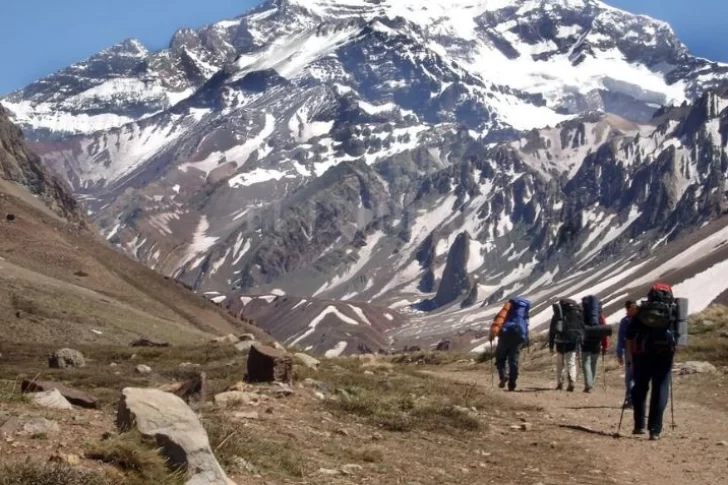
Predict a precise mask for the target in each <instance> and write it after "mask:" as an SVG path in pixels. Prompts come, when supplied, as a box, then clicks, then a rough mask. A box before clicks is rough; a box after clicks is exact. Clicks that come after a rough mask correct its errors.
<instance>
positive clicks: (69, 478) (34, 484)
mask: <svg viewBox="0 0 728 485" xmlns="http://www.w3.org/2000/svg"><path fill="white" fill-rule="evenodd" d="M117 484H118V485H121V484H120V483H119V482H116V483H115V482H113V481H110V480H109V479H107V477H105V476H104V475H102V474H100V473H98V472H95V471H89V470H79V469H75V468H71V467H70V466H68V465H62V464H50V463H46V464H43V463H36V462H27V463H13V464H3V465H0V485H117Z"/></svg>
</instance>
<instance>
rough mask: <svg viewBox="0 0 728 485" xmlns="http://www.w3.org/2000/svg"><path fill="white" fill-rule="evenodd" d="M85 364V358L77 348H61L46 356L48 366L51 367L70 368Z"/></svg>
mask: <svg viewBox="0 0 728 485" xmlns="http://www.w3.org/2000/svg"><path fill="white" fill-rule="evenodd" d="M85 365H86V359H84V358H83V354H82V353H81V352H79V351H78V350H73V349H61V350H56V351H55V352H53V353H52V354H51V355H49V356H48V367H50V368H51V369H72V368H77V367H84V366H85Z"/></svg>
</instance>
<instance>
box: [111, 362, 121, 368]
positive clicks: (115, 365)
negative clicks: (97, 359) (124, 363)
mask: <svg viewBox="0 0 728 485" xmlns="http://www.w3.org/2000/svg"><path fill="white" fill-rule="evenodd" d="M118 366H119V364H117V363H116V362H112V363H111V364H109V367H118Z"/></svg>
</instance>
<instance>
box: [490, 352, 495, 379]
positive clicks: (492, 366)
mask: <svg viewBox="0 0 728 485" xmlns="http://www.w3.org/2000/svg"><path fill="white" fill-rule="evenodd" d="M490 388H491V389H495V354H494V353H493V341H492V340H491V341H490Z"/></svg>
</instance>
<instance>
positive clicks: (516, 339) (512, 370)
mask: <svg viewBox="0 0 728 485" xmlns="http://www.w3.org/2000/svg"><path fill="white" fill-rule="evenodd" d="M521 347H523V338H522V337H521V336H520V335H518V334H503V335H501V336H499V337H498V346H497V347H496V348H495V366H496V368H497V369H498V376H499V377H500V380H501V381H506V380H508V384H510V385H511V386H515V385H516V381H517V380H518V359H519V358H520V356H521ZM506 363H508V373H506Z"/></svg>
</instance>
